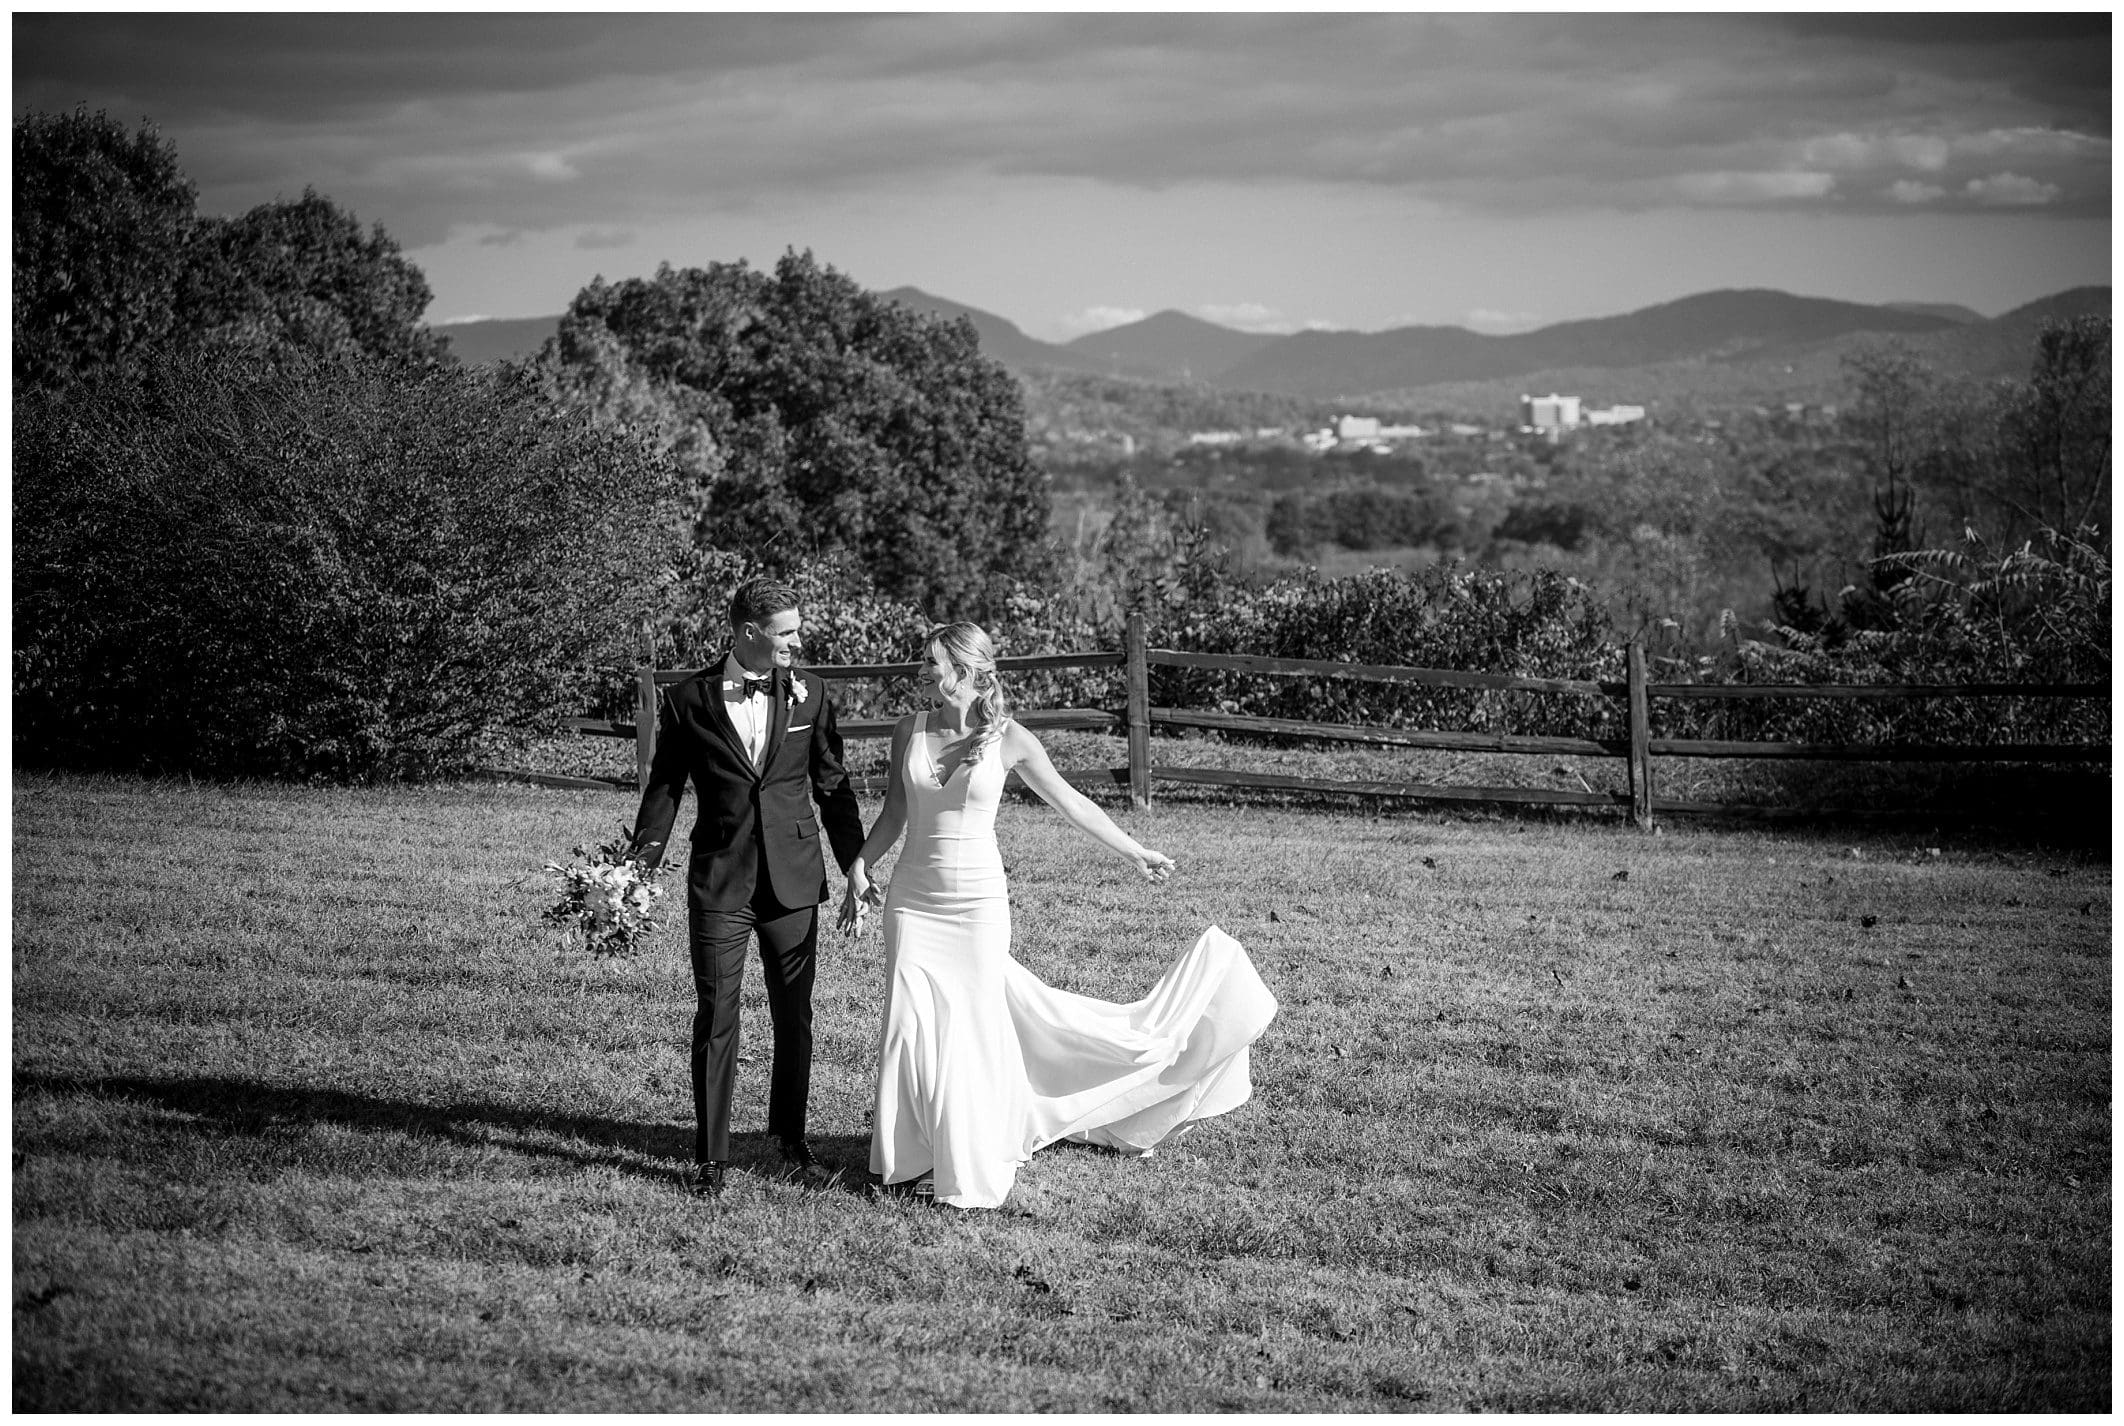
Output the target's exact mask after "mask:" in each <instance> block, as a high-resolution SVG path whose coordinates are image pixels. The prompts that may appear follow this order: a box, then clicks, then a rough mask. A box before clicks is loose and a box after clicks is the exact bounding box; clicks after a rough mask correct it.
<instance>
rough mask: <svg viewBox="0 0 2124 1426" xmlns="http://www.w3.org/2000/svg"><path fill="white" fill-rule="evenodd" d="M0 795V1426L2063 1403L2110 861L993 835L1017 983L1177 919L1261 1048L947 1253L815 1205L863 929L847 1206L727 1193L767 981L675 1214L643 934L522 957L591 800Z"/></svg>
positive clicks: (1166, 952)
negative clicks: (5, 1315)
mask: <svg viewBox="0 0 2124 1426" xmlns="http://www.w3.org/2000/svg"><path fill="white" fill-rule="evenodd" d="M13 809H14V824H13V825H14V857H13V873H14V902H13V915H14V923H13V925H14V960H13V974H14V1012H15V1022H14V1025H15V1036H14V1061H13V1064H14V1158H13V1168H14V1179H13V1187H14V1229H15V1235H14V1253H15V1310H14V1347H13V1353H14V1356H13V1365H14V1401H13V1405H14V1406H15V1408H16V1409H18V1410H68V1411H72V1410H117V1411H147V1410H193V1409H209V1410H224V1411H257V1410H312V1409H317V1410H351V1411H360V1410H406V1409H425V1410H436V1411H459V1410H523V1411H543V1410H559V1409H566V1410H603V1409H623V1410H624V1409H633V1410H645V1411H647V1410H677V1409H686V1410H813V1409H824V1410H845V1411H868V1410H876V1411H919V1410H932V1409H935V1410H949V1409H981V1410H1048V1409H1057V1410H1139V1409H1141V1410H1191V1409H1266V1410H1279V1411H1300V1410H1393V1411H1405V1410H1441V1409H1442V1410H1474V1409H1484V1410H1502V1409H1520V1410H1532V1409H1540V1410H1607V1409H1631V1410H1646V1411H1652V1410H1657V1411H1673V1410H1737V1409H1764V1410H1786V1409H1807V1410H1854V1409H1865V1410H1950V1409H1975V1410H1986V1409H2049V1408H2070V1409H2079V1410H2106V1409H2107V1408H2108V1406H2109V1404H2110V1387H2109V1382H2110V1356H2111V1346H2110V1318H2109V1304H2110V1275H2109V1271H2110V1270H2109V1264H2110V1192H2111V1189H2110V1103H2109V1087H2110V983H2111V982H2110V933H2111V921H2110V916H2111V900H2110V878H2109V867H2108V863H2107V848H2106V846H2104V847H2102V848H2100V849H2099V850H2098V851H2097V852H2094V853H2090V852H2088V851H2086V850H2077V851H2075V850H2059V849H2054V848H2045V847H2043V846H2041V845H2037V844H2032V843H2002V842H1997V841H1976V840H1966V839H1964V840H1957V839H1955V837H1954V836H1953V835H1951V834H1950V835H1947V836H1945V837H1943V836H1942V835H1940V834H1933V835H1915V834H1893V835H1887V834H1879V833H1865V834H1856V833H1842V834H1830V833H1820V832H1815V833H1801V832H1784V833H1760V832H1732V831H1717V830H1710V829H1705V828H1700V827H1699V828H1688V827H1683V828H1677V829H1675V830H1672V831H1670V832H1669V833H1668V834H1667V835H1664V836H1660V837H1645V836H1641V835H1637V834H1635V833H1632V832H1629V831H1627V830H1624V829H1622V828H1621V827H1619V826H1617V825H1614V824H1613V823H1605V822H1590V821H1584V822H1567V821H1539V820H1504V819H1500V820H1477V819H1461V820H1444V819H1439V818H1436V817H1433V816H1430V815H1426V814H1418V813H1406V814H1389V815H1384V816H1380V817H1371V816H1366V815H1362V814H1340V815H1333V814H1328V813H1322V812H1307V811H1302V810H1288V809H1285V810H1273V809H1266V808H1260V807H1251V808H1250V807H1243V806H1242V807H1218V806H1210V805H1202V804H1191V805H1187V806H1176V807H1173V808H1169V809H1167V810H1164V811H1160V812H1157V813H1155V814H1150V815H1143V814H1134V819H1133V822H1132V825H1133V826H1135V827H1137V828H1138V829H1145V830H1141V831H1140V833H1139V834H1140V835H1143V836H1144V838H1145V840H1147V841H1150V842H1151V843H1153V844H1154V845H1157V846H1159V847H1160V848H1162V849H1163V850H1165V851H1167V852H1169V853H1171V854H1172V855H1174V856H1176V857H1178V858H1179V860H1180V863H1181V868H1182V870H1181V874H1180V875H1179V876H1178V877H1177V878H1175V880H1174V881H1172V882H1171V883H1169V884H1168V885H1167V886H1165V887H1163V888H1157V889H1152V888H1148V887H1145V886H1144V885H1142V883H1140V882H1138V881H1131V880H1130V879H1129V876H1128V874H1127V868H1126V867H1125V866H1123V865H1122V864H1121V863H1120V862H1119V861H1118V860H1115V859H1113V858H1111V857H1109V856H1107V855H1106V854H1105V853H1102V852H1099V851H1098V850H1097V849H1096V848H1093V847H1092V846H1090V845H1089V844H1088V843H1083V842H1079V841H1074V840H1067V839H1066V836H1067V834H1066V833H1065V831H1064V829H1063V828H1062V826H1061V824H1060V821H1059V819H1058V818H1056V817H1055V816H1054V815H1053V814H1052V813H1050V812H1048V811H1047V810H1046V809H1044V808H1040V807H1038V806H1034V805H1024V804H1020V803H1016V802H1012V803H1009V804H1007V805H1006V807H1005V809H1004V811H1003V813H1002V820H1001V836H1002V839H1003V842H1004V853H1005V858H1006V861H1007V863H1008V864H1009V866H1010V869H1011V873H1012V880H1013V888H1014V894H1015V899H1016V907H1017V910H1016V919H1017V927H1018V937H1019V939H1018V955H1019V957H1020V959H1022V960H1023V961H1025V962H1026V963H1027V964H1028V965H1029V966H1030V967H1031V968H1033V969H1034V970H1035V971H1037V972H1038V973H1039V974H1041V975H1042V976H1044V977H1046V978H1047V979H1049V980H1050V981H1052V982H1055V983H1057V984H1061V985H1064V986H1067V987H1069V988H1071V989H1076V990H1081V991H1085V992H1088V993H1091V994H1096V995H1103V996H1107V997H1110V998H1133V997H1134V996H1135V995H1136V994H1139V993H1140V992H1141V991H1142V989H1144V988H1145V987H1147V986H1148V984H1149V983H1150V981H1151V980H1152V979H1153V978H1154V977H1155V976H1156V974H1157V973H1158V971H1159V970H1160V969H1161V967H1162V966H1163V964H1164V963H1165V962H1166V961H1167V960H1169V959H1170V958H1171V957H1172V956H1174V955H1175V954H1177V953H1178V952H1179V951H1180V950H1181V949H1183V948H1184V947H1185V946H1186V945H1187V944H1188V943H1189V942H1190V941H1191V940H1192V939H1193V937H1194V935H1195V934H1196V932H1197V931H1199V929H1200V927H1201V924H1202V923H1203V922H1204V921H1205V920H1211V919H1213V920H1215V921H1216V922H1218V923H1219V924H1221V925H1223V926H1224V927H1225V928H1226V929H1227V930H1229V931H1231V932H1232V933H1233V934H1234V935H1236V936H1238V937H1239V939H1240V940H1242V941H1243V942H1244V943H1245V944H1246V945H1247V946H1248V948H1249V949H1250V951H1251V952H1252V954H1253V956H1254V958H1255V960H1256V962H1257V964H1258V965H1259V966H1260V968H1261V971H1262V974H1263V976H1264V978H1265V979H1267V981H1268V982H1269V984H1270V986H1271V987H1272V988H1273V989H1274V990H1275V991H1276V993H1277V994H1278V996H1279V997H1280V999H1281V1002H1282V1011H1281V1014H1280V1015H1279V1017H1278V1019H1277V1021H1276V1023H1275V1024H1274V1025H1273V1026H1272V1027H1271V1028H1270V1030H1269V1032H1268V1034H1267V1036H1266V1037H1265V1038H1264V1040H1263V1042H1262V1043H1261V1044H1260V1045H1259V1046H1258V1047H1257V1050H1256V1053H1255V1057H1254V1075H1255V1083H1256V1088H1257V1092H1256V1095H1255V1098H1254V1100H1253V1101H1252V1102H1251V1103H1250V1104H1248V1105H1246V1106H1245V1107H1244V1108H1242V1109H1241V1110H1239V1111H1237V1112H1236V1113H1234V1114H1232V1115H1230V1116H1228V1117H1225V1118H1222V1119H1218V1120H1214V1121H1211V1122H1209V1123H1207V1124H1205V1125H1203V1126H1201V1127H1199V1128H1198V1129H1197V1130H1195V1132H1193V1133H1191V1134H1189V1135H1187V1136H1185V1137H1183V1138H1181V1139H1180V1140H1178V1141H1177V1142H1175V1143H1174V1144H1172V1145H1170V1146H1168V1147H1167V1148H1165V1149H1162V1150H1161V1151H1160V1152H1159V1153H1158V1154H1157V1155H1156V1156H1155V1157H1153V1158H1150V1159H1148V1160H1140V1161H1139V1160H1129V1159H1123V1158H1119V1157H1114V1156H1109V1155H1105V1154H1101V1153H1097V1152H1094V1151H1090V1150H1083V1149H1075V1148H1071V1147H1068V1146H1058V1147H1056V1148H1054V1149H1050V1150H1047V1151H1045V1152H1043V1153H1042V1154H1040V1155H1039V1156H1038V1157H1036V1158H1035V1160H1034V1161H1033V1162H1032V1163H1031V1164H1029V1165H1028V1166H1027V1167H1026V1169H1025V1170H1024V1171H1023V1173H1022V1174H1021V1176H1020V1179H1019V1188H1018V1191H1017V1193H1016V1194H1015V1196H1014V1197H1013V1199H1012V1201H1011V1203H1010V1204H1009V1205H1008V1206H1007V1207H1006V1208H1005V1209H1003V1210H1002V1211H999V1212H995V1213H989V1214H963V1215H962V1214H959V1213H956V1212H953V1211H950V1210H937V1209H928V1208H923V1207H919V1206H917V1205H915V1204H912V1203H908V1202H902V1201H893V1200H886V1201H873V1200H871V1199H869V1198H868V1197H866V1196H865V1195H864V1194H863V1193H862V1192H860V1191H859V1189H858V1181H859V1180H860V1179H861V1177H862V1174H861V1168H862V1165H863V1163H864V1161H865V1143H866V1124H865V1110H866V1107H867V1098H866V1095H867V1088H868V1077H869V1073H870V1065H869V1063H868V1056H869V1052H870V1037H871V1035H872V1032H873V1027H874V1019H875V1015H876V1011H877V1001H878V994H879V987H880V979H881V964H880V947H879V944H878V942H877V940H876V938H875V932H874V931H873V932H872V933H871V936H870V937H869V938H868V939H865V940H862V941H854V942H851V941H841V940H833V939H829V941H828V943H827V945H826V947H825V954H824V957H823V962H822V967H821V972H820V978H819V986H818V994H817V1004H818V1012H819V1040H818V1069H817V1075H816V1080H815V1086H814V1091H813V1100H812V1117H813V1130H814V1136H815V1138H814V1142H815V1143H816V1144H817V1146H818V1148H819V1150H820V1152H821V1155H822V1157H824V1158H826V1159H827V1160H829V1161H830V1162H832V1163H834V1164H836V1165H839V1166H842V1167H845V1168H846V1169H848V1170H849V1174H848V1180H849V1187H847V1188H845V1189H836V1190H831V1191H824V1192H810V1191H806V1190H803V1189H800V1188H798V1187H797V1186H795V1185H793V1184H790V1183H786V1182H782V1181H780V1180H778V1179H777V1178H775V1177H774V1176H773V1173H772V1170H771V1167H770V1166H771V1163H772V1160H771V1157H768V1156H766V1155H764V1153H763V1150H762V1146H761V1144H760V1142H759V1139H758V1137H757V1130H758V1129H759V1127H760V1125H761V1123H762V1121H763V1118H764V1103H765V1090H766V1085H765V1050H766V1047H767V1018H766V1013H765V1006H764V1003H763V1000H762V998H761V996H760V994H759V991H758V981H757V972H756V971H755V972H754V973H753V975H752V977H751V981H750V984H749V985H748V990H747V998H746V1012H745V1013H746V1022H745V1023H746V1026H747V1032H748V1039H747V1042H746V1051H745V1052H746V1054H747V1055H748V1056H750V1057H752V1061H753V1062H751V1063H748V1064H746V1065H745V1067H744V1069H743V1070H742V1071H741V1080H740V1085H739V1100H738V1107H737V1112H736V1126H737V1128H738V1129H739V1130H740V1139H739V1147H738V1154H739V1159H740V1167H739V1170H738V1171H737V1172H735V1173H734V1174H733V1176H732V1184H731V1189H730V1191H729V1192H728V1194H727V1195H726V1196H725V1197H724V1199H723V1200H721V1201H720V1202H717V1203H704V1202H701V1201H697V1200H693V1199H690V1198H687V1197H685V1196H683V1195H682V1194H680V1193H679V1192H678V1190H677V1187H676V1183H675V1180H674V1173H675V1171H676V1170H677V1169H678V1167H679V1166H680V1164H681V1162H682V1160H683V1158H684V1156H685V1154H686V1152H687V1145H688V1139H689V1129H688V1125H689V1124H690V1116H691V1111H690V1107H689V1101H688V1097H687V1091H686V1084H685V1070H684V1060H683V1036H684V1034H685V1030H686V1022H687V1016H688V1014H689V1011H690V990H689V988H688V986H687V982H686V977H685V975H684V973H683V967H682V957H681V955H680V952H679V949H678V946H679V942H678V933H677V928H668V929H667V933H666V936H665V939H664V941H663V943H662V944H661V945H660V946H659V947H658V948H657V950H656V953H655V954H653V955H651V956H649V957H647V958H645V959H642V960H640V961H634V962H628V963H624V964H589V963H586V962H579V961H575V960H570V959H563V958H559V957H557V956H556V954H555V947H554V943H553V941H552V939H551V936H550V933H549V932H548V931H547V930H546V929H545V928H543V927H540V926H539V925H538V924H537V922H536V912H537V910H538V909H539V907H541V906H542V905H543V904H544V902H545V901H546V899H547V890H546V887H545V885H544V883H543V879H542V878H541V877H539V876H538V874H537V872H536V868H537V866H538V864H539V863H540V862H542V861H544V860H546V859H547V858H551V857H560V858H563V859H565V857H566V856H567V854H568V851H569V849H570V848H571V847H572V846H573V845H574V844H575V843H577V842H579V841H583V840H585V839H596V838H599V837H601V836H603V835H604V834H605V833H607V832H608V831H609V830H610V829H611V828H612V827H613V826H614V824H615V823H616V822H617V821H618V820H620V819H622V818H626V817H630V816H631V813H632V806H631V801H630V799H628V798H627V797H625V796H622V795H618V794H611V793H565V792H552V791H546V790H541V789H535V788H522V787H500V786H490V787H472V788H464V787H454V788H429V789H392V790H377V791H343V790H314V789H299V788H288V787H249V786H246V787H207V786H199V787H192V786H187V785H184V784H181V783H177V784H173V783H167V782H143V781H136V780H126V779H116V778H87V777H74V776H48V775H39V774H22V775H18V777H17V779H16V781H15V784H14V791H13ZM866 811H874V809H866ZM691 816H692V813H691V810H690V809H689V810H688V811H687V812H685V813H684V814H683V817H684V819H685V820H684V821H683V822H682V826H684V825H689V824H690V819H691ZM1935 848H1937V854H1936V855H1935V854H1934V849H1935Z"/></svg>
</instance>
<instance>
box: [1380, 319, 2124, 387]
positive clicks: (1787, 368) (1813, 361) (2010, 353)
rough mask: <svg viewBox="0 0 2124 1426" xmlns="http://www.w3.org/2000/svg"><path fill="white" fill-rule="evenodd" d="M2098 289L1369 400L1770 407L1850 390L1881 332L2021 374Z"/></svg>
mask: <svg viewBox="0 0 2124 1426" xmlns="http://www.w3.org/2000/svg"><path fill="white" fill-rule="evenodd" d="M2109 314H2110V290H2109V289H2108V288H2107V287H2078V288H2074V289H2072V290H2071V291H2068V292H2060V293H2058V294H2056V295H2055V296H2051V297H2046V298H2043V299H2042V300H2041V301H2038V302H2031V303H2029V304H2028V305H2026V306H2024V307H2017V308H2015V309H2014V310H2013V311H2011V312H2007V313H2004V314H2002V315H2000V316H1998V317H1993V318H1990V319H1989V320H1982V321H1977V322H1956V323H1949V324H1947V325H1945V326H1942V327H1939V328H1937V329H1936V330H1933V331H1929V332H1917V333H1897V332H1878V331H1854V332H1843V333H1839V334H1837V335H1836V336H1833V337H1828V338H1824V339H1822V340H1820V341H1816V342H1807V343H1798V344H1793V345H1785V346H1778V347H1773V348H1767V349H1762V350H1757V351H1747V352H1737V353H1729V354H1727V355H1723V356H1716V357H1689V358H1680V359H1677V360H1674V361H1666V362H1652V363H1647V364H1645V365H1641V366H1610V365H1606V364H1601V365H1586V366H1573V367H1555V368H1547V369H1543V370H1540V371H1532V372H1522V373H1517V374H1515V375H1512V376H1510V377H1504V378H1492V379H1488V380H1478V381H1453V382H1437V383H1431V384H1428V385H1424V386H1417V387H1410V388H1405V389H1402V390H1398V391H1389V392H1380V393H1376V394H1375V395H1374V396H1373V397H1372V399H1373V400H1376V401H1381V402H1390V403H1392V404H1394V405H1396V406H1399V407H1403V408H1406V409H1409V410H1415V411H1438V412H1451V413H1453V414H1456V415H1463V416H1467V417H1470V418H1475V417H1487V418H1489V419H1493V420H1495V419H1509V417H1510V415H1511V413H1513V412H1514V411H1516V410H1517V409H1518V404H1519V397H1520V396H1521V395H1522V394H1523V393H1526V392H1531V391H1562V392H1568V393H1571V394H1574V395H1578V396H1581V397H1583V398H1584V399H1585V400H1586V401H1587V402H1588V403H1589V404H1592V405H1596V406H1599V405H1609V404H1612V403H1616V402H1627V403H1630V404H1633V405H1644V406H1647V407H1649V408H1651V409H1652V411H1653V412H1654V413H1655V414H1657V413H1659V412H1662V411H1672V410H1676V409H1680V408H1682V407H1695V408H1697V409H1701V410H1713V409H1719V408H1726V409H1730V408H1734V407H1740V406H1756V405H1776V404H1779V403H1781V402H1786V401H1807V402H1815V403H1835V402H1839V401H1843V400H1847V399H1849V397H1850V394H1851V393H1850V390H1849V383H1848V381H1847V379H1846V376H1845V371H1844V358H1845V357H1846V356H1848V355H1850V354H1851V353H1852V352H1853V351H1855V350H1857V349H1858V348H1860V347H1862V346H1865V345H1868V344H1870V343H1876V342H1880V341H1884V340H1897V341H1901V342H1903V343H1904V344H1906V345H1907V346H1909V347H1910V349H1911V350H1912V351H1913V352H1915V353H1916V354H1917V355H1918V356H1920V357H1922V358H1923V359H1924V360H1926V361H1928V362H1930V363H1931V364H1932V365H1933V366H1934V367H1935V368H1937V369H1938V370H1939V371H1940V372H1942V373H1943V374H1946V375H1949V376H1959V377H1966V378H1970V379H1973V380H1979V381H1988V380H1995V379H1998V378H2021V377H2026V376H2027V375H2028V368H2029V363H2030V362H2031V361H2033V360H2034V357H2035V343H2036V337H2037V334H2038V333H2039V332H2040V331H2041V330H2042V327H2043V323H2044V322H2046V321H2057V320H2063V319H2066V318H2070V317H2076V316H2082V315H2094V316H2104V317H2106V316H2108V315H2109Z"/></svg>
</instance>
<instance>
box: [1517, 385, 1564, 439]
mask: <svg viewBox="0 0 2124 1426" xmlns="http://www.w3.org/2000/svg"><path fill="white" fill-rule="evenodd" d="M1519 423H1520V424H1521V425H1523V426H1531V427H1533V428H1534V429H1535V430H1537V431H1559V430H1569V429H1570V428H1571V427H1573V426H1576V425H1577V424H1578V398H1577V397H1576V396H1558V395H1557V394H1556V393H1555V392H1553V391H1552V392H1550V393H1549V394H1548V395H1547V396H1522V397H1520V398H1519Z"/></svg>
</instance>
